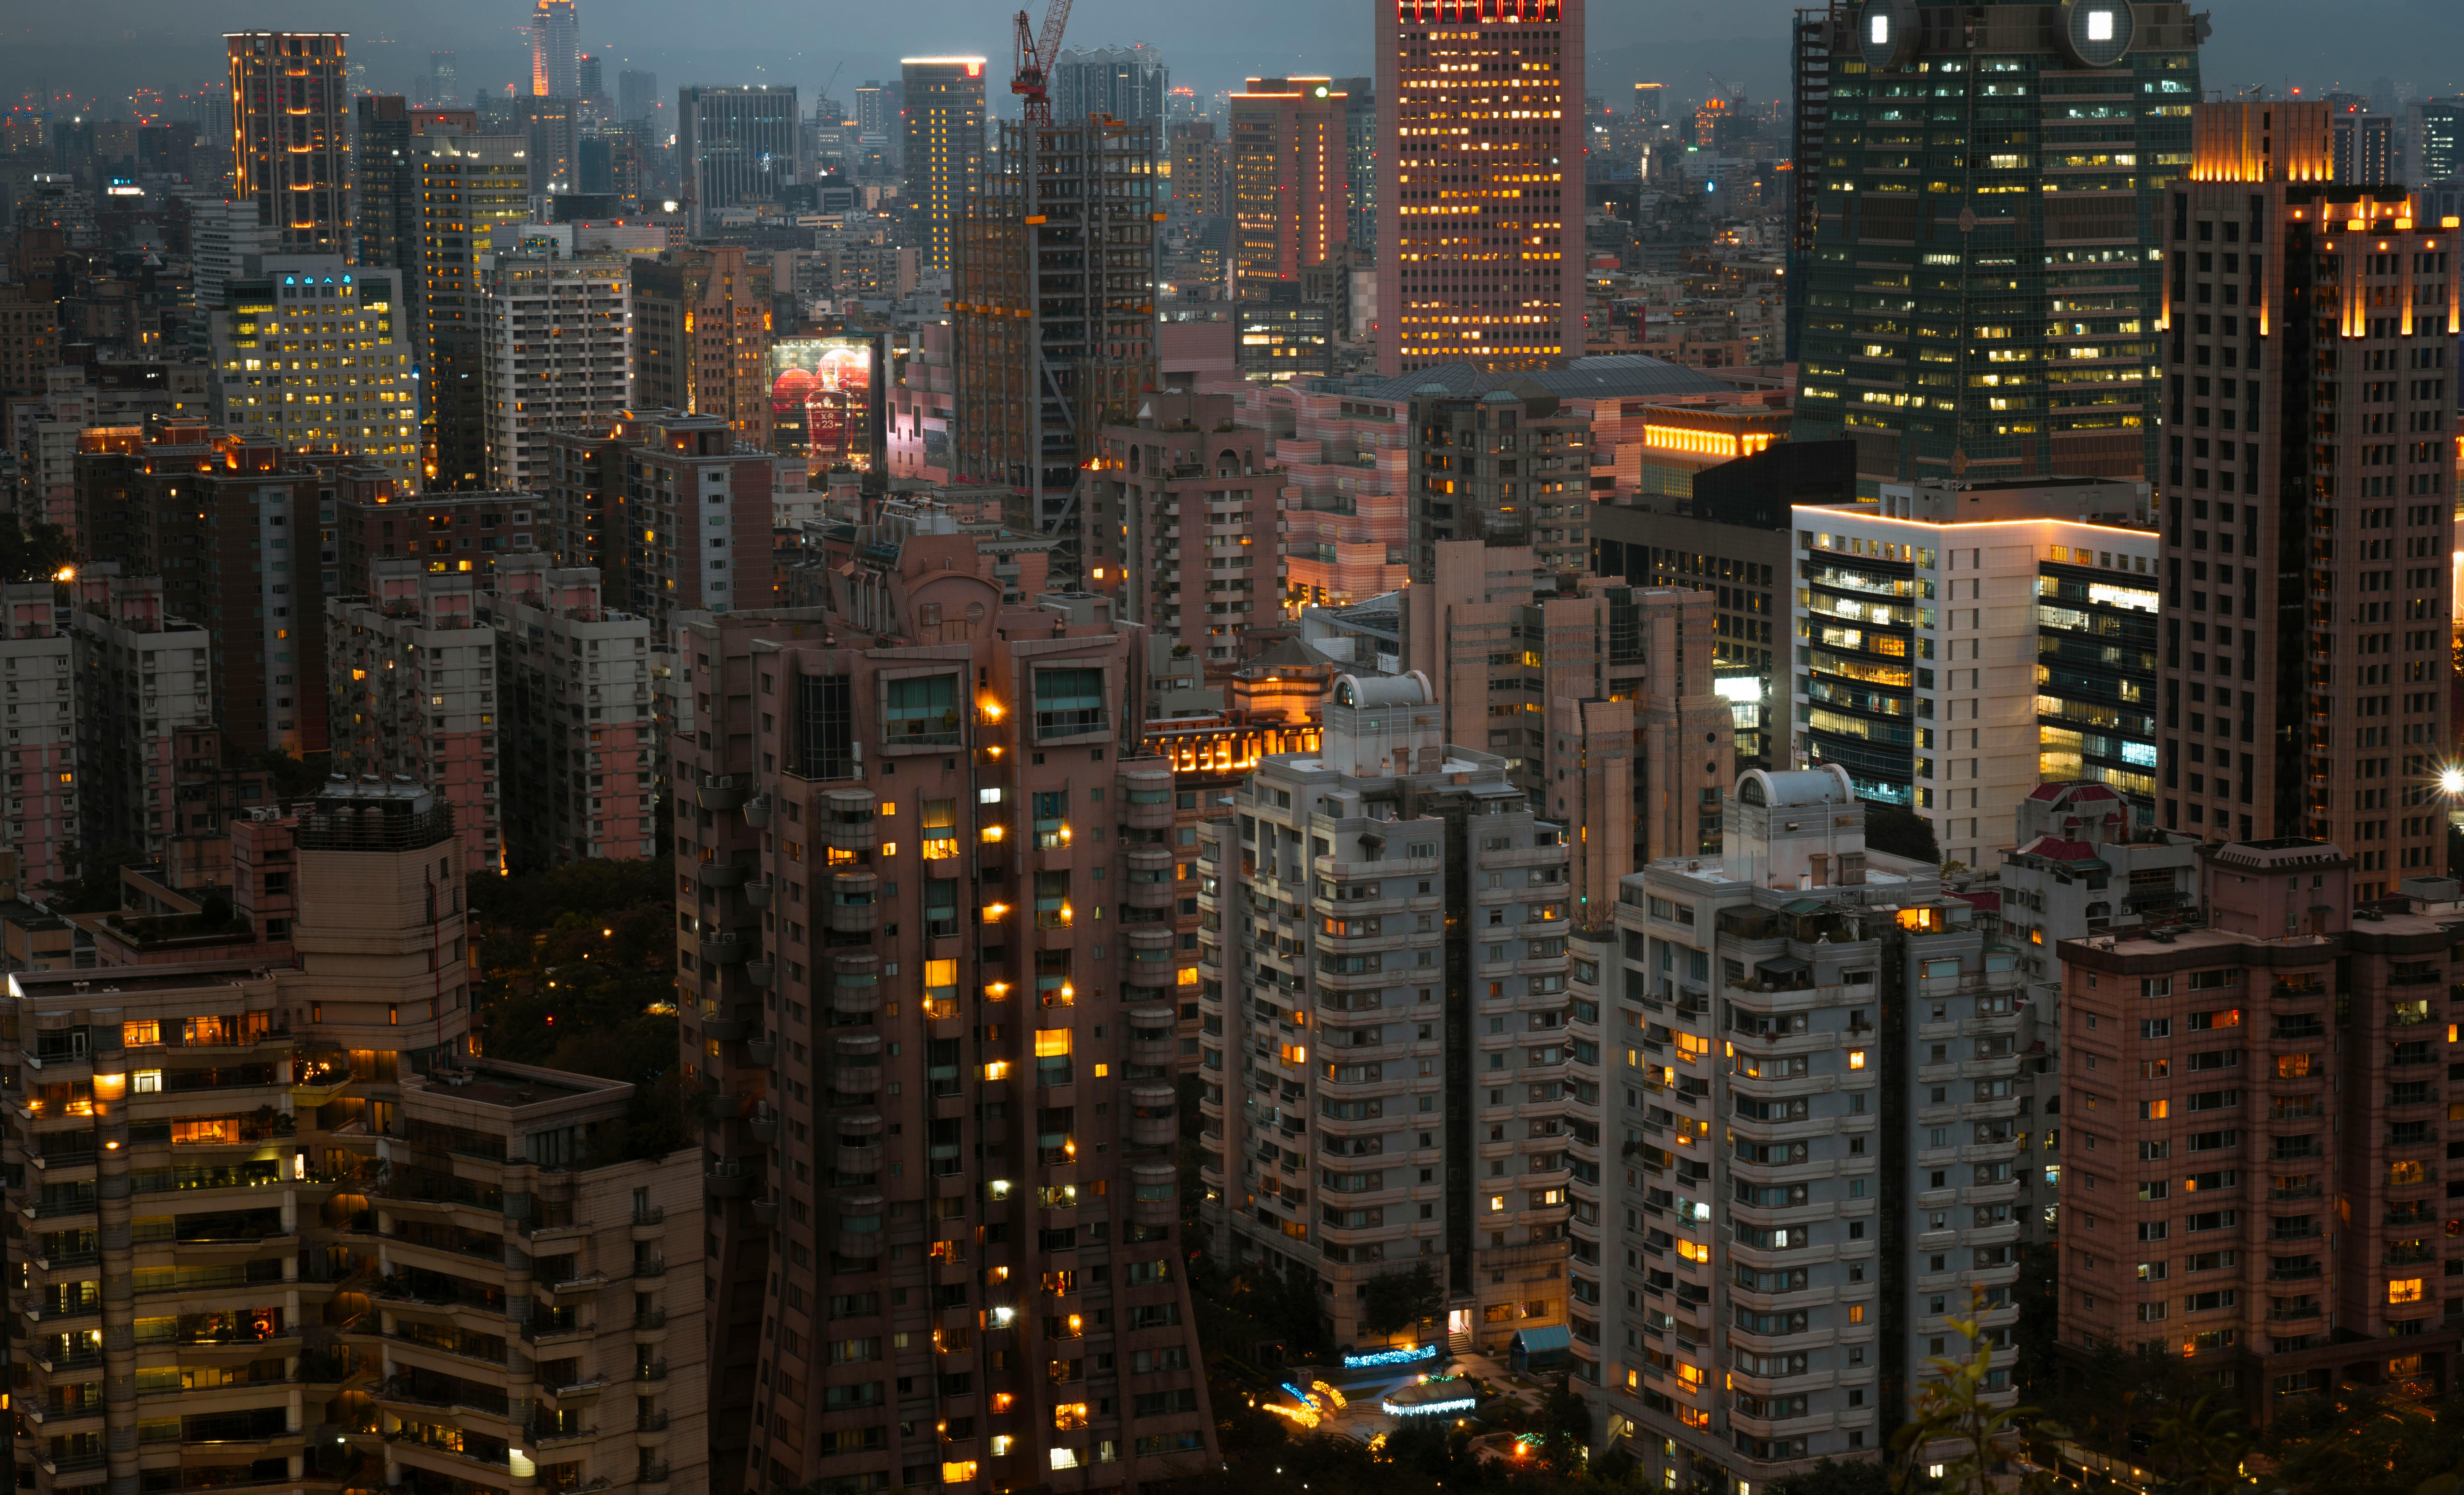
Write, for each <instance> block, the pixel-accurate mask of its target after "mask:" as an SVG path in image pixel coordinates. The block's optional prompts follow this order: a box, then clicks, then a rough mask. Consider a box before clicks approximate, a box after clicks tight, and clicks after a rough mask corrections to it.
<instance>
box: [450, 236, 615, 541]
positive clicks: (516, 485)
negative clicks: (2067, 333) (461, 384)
mask: <svg viewBox="0 0 2464 1495" xmlns="http://www.w3.org/2000/svg"><path fill="white" fill-rule="evenodd" d="M516 232H518V233H521V234H523V235H524V237H523V238H522V239H521V240H520V242H519V244H518V245H517V247H515V248H513V249H511V250H510V251H506V252H500V253H497V254H495V256H493V257H492V258H491V259H490V260H489V262H488V263H486V264H485V265H483V266H481V267H480V270H479V285H480V295H481V298H482V299H481V308H482V323H481V325H482V336H481V341H482V353H481V363H482V367H483V369H484V371H485V372H484V375H483V393H482V398H483V399H484V400H485V402H486V405H487V412H488V414H487V422H488V482H489V484H490V485H491V486H492V487H495V488H497V489H502V490H517V491H521V492H526V493H536V492H538V491H539V489H540V488H542V487H544V486H545V485H546V482H547V451H546V448H545V447H544V445H543V444H542V443H541V442H540V440H539V438H540V436H541V435H542V434H544V433H545V432H547V431H551V430H559V429H579V430H599V429H605V428H606V427H607V426H608V425H610V424H611V423H613V422H614V421H615V419H616V418H617V417H618V416H620V415H621V414H623V413H624V411H625V409H626V407H627V406H629V405H630V404H631V403H632V397H633V348H632V327H631V320H632V311H631V304H632V279H631V275H630V266H631V260H630V258H629V256H627V255H625V254H620V253H575V251H574V248H573V242H572V240H573V231H572V229H571V228H570V227H567V226H558V227H554V228H551V227H549V226H546V225H525V226H524V227H523V228H522V229H520V230H517V231H516Z"/></svg>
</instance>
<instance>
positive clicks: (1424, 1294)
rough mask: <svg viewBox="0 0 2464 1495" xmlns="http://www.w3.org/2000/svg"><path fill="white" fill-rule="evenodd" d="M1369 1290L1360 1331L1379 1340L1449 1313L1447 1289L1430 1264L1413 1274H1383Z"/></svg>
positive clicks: (1412, 1270)
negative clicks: (1442, 1313) (1446, 1308)
mask: <svg viewBox="0 0 2464 1495" xmlns="http://www.w3.org/2000/svg"><path fill="white" fill-rule="evenodd" d="M1368 1289H1369V1290H1368V1294H1367V1295H1366V1296H1365V1297H1363V1298H1362V1299H1361V1302H1360V1331H1361V1332H1362V1333H1364V1334H1369V1335H1374V1336H1375V1337H1376V1338H1379V1339H1392V1338H1393V1337H1394V1336H1396V1335H1397V1334H1399V1333H1402V1332H1403V1331H1404V1330H1408V1329H1411V1328H1412V1327H1413V1326H1415V1325H1417V1324H1419V1322H1420V1321H1421V1320H1423V1319H1433V1318H1436V1317H1437V1316H1438V1315H1439V1314H1440V1313H1441V1312H1443V1311H1444V1310H1445V1306H1446V1291H1445V1286H1444V1284H1442V1283H1441V1282H1439V1281H1438V1274H1437V1271H1436V1269H1435V1268H1433V1267H1432V1266H1431V1265H1430V1264H1428V1263H1426V1262H1422V1263H1420V1264H1419V1265H1417V1266H1415V1267H1413V1268H1412V1269H1411V1270H1410V1271H1401V1272H1379V1273H1378V1274H1377V1275H1376V1276H1375V1277H1372V1278H1371V1279H1369V1282H1368Z"/></svg>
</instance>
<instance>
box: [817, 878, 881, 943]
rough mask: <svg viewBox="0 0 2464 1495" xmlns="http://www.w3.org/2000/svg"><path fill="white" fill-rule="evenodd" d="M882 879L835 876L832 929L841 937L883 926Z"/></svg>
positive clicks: (832, 882)
mask: <svg viewBox="0 0 2464 1495" xmlns="http://www.w3.org/2000/svg"><path fill="white" fill-rule="evenodd" d="M880 898H881V879H880V878H879V877H878V876H876V875H874V874H873V873H871V872H839V873H836V874H834V875H832V876H831V878H830V888H829V899H830V901H829V908H828V920H827V922H828V926H829V927H830V928H831V929H834V930H837V931H839V932H840V933H841V934H869V933H870V932H871V931H873V930H875V929H878V928H879V927H880V925H881V904H880Z"/></svg>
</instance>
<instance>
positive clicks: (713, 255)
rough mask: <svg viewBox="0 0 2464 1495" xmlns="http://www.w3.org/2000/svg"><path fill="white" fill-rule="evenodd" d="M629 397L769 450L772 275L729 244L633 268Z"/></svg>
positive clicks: (644, 406) (636, 262)
mask: <svg viewBox="0 0 2464 1495" xmlns="http://www.w3.org/2000/svg"><path fill="white" fill-rule="evenodd" d="M632 279H633V288H632V297H633V306H632V311H633V400H634V402H635V403H636V404H637V405H639V406H640V407H641V408H642V409H644V410H645V411H658V410H673V411H677V412H680V413H683V414H686V415H706V416H712V417H715V418H716V419H717V420H719V421H721V422H724V423H725V426H726V429H728V430H730V431H732V432H734V433H735V435H734V440H735V441H737V442H740V443H742V444H743V445H745V446H748V447H756V448H762V449H767V448H768V447H769V445H770V341H771V303H770V293H771V288H772V287H771V275H770V267H769V266H767V265H753V264H749V263H747V262H746V260H745V257H744V251H743V250H741V249H739V248H737V247H735V246H733V245H728V246H721V247H719V248H716V249H692V250H670V251H668V252H667V253H664V254H661V255H660V256H659V257H658V258H657V259H655V260H652V259H646V258H636V259H635V260H634V261H633V263H632Z"/></svg>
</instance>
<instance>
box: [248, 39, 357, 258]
mask: <svg viewBox="0 0 2464 1495" xmlns="http://www.w3.org/2000/svg"><path fill="white" fill-rule="evenodd" d="M223 41H224V43H225V45H226V46H227V48H228V49H229V51H230V53H231V154H232V157H233V171H234V175H235V179H236V182H237V194H236V195H238V196H239V197H241V198H244V199H248V200H251V201H253V202H254V203H255V204H256V221H257V222H258V223H260V224H262V225H265V226H267V227H270V228H272V229H273V230H274V231H275V233H276V235H277V239H276V242H275V248H276V249H279V250H282V251H285V252H287V253H296V254H347V253H350V249H351V211H350V203H349V195H350V187H349V184H350V155H351V143H350V130H349V128H348V121H347V120H346V119H345V117H344V113H343V111H344V110H346V109H347V108H348V107H349V105H348V104H347V103H346V102H345V100H346V99H349V97H350V71H349V68H348V67H347V65H346V64H345V62H344V59H343V55H342V43H343V41H344V37H343V36H342V34H341V33H339V32H233V33H227V34H226V35H225V36H224V37H223Z"/></svg>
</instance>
